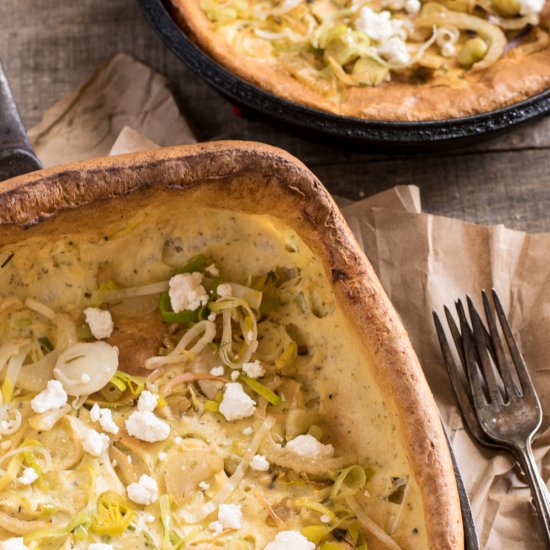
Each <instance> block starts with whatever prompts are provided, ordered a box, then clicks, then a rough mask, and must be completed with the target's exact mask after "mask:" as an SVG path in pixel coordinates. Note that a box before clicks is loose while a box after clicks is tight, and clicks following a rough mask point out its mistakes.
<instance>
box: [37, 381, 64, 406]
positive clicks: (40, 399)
mask: <svg viewBox="0 0 550 550" xmlns="http://www.w3.org/2000/svg"><path fill="white" fill-rule="evenodd" d="M65 403H67V393H66V392H65V390H64V389H63V384H62V383H61V382H59V380H49V381H48V385H47V386H46V389H45V390H42V391H41V392H40V393H39V394H38V395H36V396H35V397H34V398H33V400H32V401H31V408H32V410H33V411H34V412H35V413H38V414H41V413H45V412H47V411H55V410H57V409H59V408H60V407H62V406H63V405H65Z"/></svg>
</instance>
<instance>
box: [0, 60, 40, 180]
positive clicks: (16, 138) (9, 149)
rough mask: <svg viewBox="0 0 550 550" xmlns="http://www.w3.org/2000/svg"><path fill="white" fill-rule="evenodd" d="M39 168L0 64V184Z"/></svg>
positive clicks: (38, 162)
mask: <svg viewBox="0 0 550 550" xmlns="http://www.w3.org/2000/svg"><path fill="white" fill-rule="evenodd" d="M40 168H42V164H41V162H40V161H39V160H38V158H37V156H36V155H35V154H34V151H33V150H32V147H31V144H30V142H29V138H28V137H27V133H26V132H25V128H24V126H23V123H22V122H21V118H20V116H19V113H18V112H17V106H16V105H15V101H14V99H13V95H12V93H11V90H10V87H9V84H8V79H7V78H6V74H5V73H4V69H3V67H2V63H1V62H0V182H2V181H4V180H7V179H10V178H13V177H15V176H19V175H20V174H25V173H27V172H33V171H34V170H39V169H40Z"/></svg>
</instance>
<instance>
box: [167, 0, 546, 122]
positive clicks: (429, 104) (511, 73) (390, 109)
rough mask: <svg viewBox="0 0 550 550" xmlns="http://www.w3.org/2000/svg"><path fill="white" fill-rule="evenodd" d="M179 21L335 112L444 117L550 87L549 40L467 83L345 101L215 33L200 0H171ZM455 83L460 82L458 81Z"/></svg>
mask: <svg viewBox="0 0 550 550" xmlns="http://www.w3.org/2000/svg"><path fill="white" fill-rule="evenodd" d="M171 1H172V3H173V5H174V8H175V9H174V11H175V15H176V18H177V19H178V21H179V22H180V23H181V24H182V26H184V27H185V28H186V29H188V30H189V31H190V33H191V36H192V37H193V38H194V39H195V40H196V41H197V42H198V44H199V45H200V46H201V47H202V48H203V49H204V50H205V51H206V52H207V53H208V54H210V55H211V56H212V57H213V58H214V59H215V60H216V61H218V62H219V63H220V64H222V65H223V66H224V67H226V68H227V69H229V70H230V71H232V72H234V73H235V74H237V75H238V76H240V77H242V78H244V79H245V80H248V81H249V82H251V83H252V84H255V85H256V86H258V87H260V88H263V89H264V90H267V91H269V92H271V93H273V94H275V95H277V96H280V97H282V98H284V99H287V100H289V101H292V102H294V103H300V104H303V105H307V106H308V107H313V108H315V109H321V110H323V111H328V112H331V113H335V114H339V115H345V116H352V117H359V118H367V119H372V120H402V121H418V120H445V119H448V118H457V117H464V116H468V115H475V114H478V113H484V112H488V111H492V110H495V109H498V108H500V107H504V106H505V105H510V104H513V103H517V102H519V101H522V100H524V99H526V98H528V97H531V96H533V95H536V94H537V93H540V92H542V91H544V90H545V89H547V88H550V46H549V47H547V48H545V49H544V50H541V51H540V52H537V53H535V54H532V55H528V56H523V55H518V54H517V53H516V52H514V51H513V50H512V51H510V52H509V54H508V56H507V57H505V58H503V59H500V60H499V61H497V62H496V63H495V64H493V65H492V66H491V67H489V68H488V69H486V70H482V71H470V72H467V73H466V76H465V78H464V80H463V83H462V84H463V85H461V86H460V87H452V86H450V85H449V84H448V82H447V81H446V79H444V78H440V79H437V80H435V81H433V82H429V83H425V84H423V83H418V84H416V83H406V82H395V81H394V82H388V83H384V84H382V85H380V86H377V87H361V88H349V90H348V91H347V93H346V95H345V96H344V99H343V101H342V102H341V104H339V105H338V104H337V103H334V102H332V101H329V100H328V99H327V98H326V97H324V96H323V95H321V94H320V93H318V92H316V91H314V90H313V89H311V88H309V87H308V86H306V85H305V84H302V83H300V82H298V81H297V80H296V79H295V78H293V77H292V76H291V75H290V74H289V73H288V72H287V71H286V70H285V69H283V68H281V67H280V66H279V65H278V64H277V61H276V59H257V58H251V57H247V56H245V55H244V54H243V53H242V52H239V51H238V50H236V49H235V48H233V47H231V46H230V45H228V44H227V42H226V41H225V40H224V39H223V38H222V37H220V35H219V34H217V33H216V32H215V31H214V29H213V25H212V23H211V22H210V21H209V20H208V18H207V17H206V15H205V14H204V12H203V11H202V10H201V8H200V5H199V1H198V0H171ZM455 86H456V85H455Z"/></svg>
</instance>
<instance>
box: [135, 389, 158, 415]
mask: <svg viewBox="0 0 550 550" xmlns="http://www.w3.org/2000/svg"><path fill="white" fill-rule="evenodd" d="M158 402H159V396H158V395H157V394H156V393H152V392H150V391H148V390H143V391H142V392H141V393H140V395H139V399H138V404H137V409H138V411H140V412H147V411H149V412H153V411H154V410H155V407H156V406H157V405H158Z"/></svg>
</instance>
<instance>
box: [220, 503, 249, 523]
mask: <svg viewBox="0 0 550 550" xmlns="http://www.w3.org/2000/svg"><path fill="white" fill-rule="evenodd" d="M242 519H243V513H242V511H241V506H240V504H220V507H219V508H218V521H219V522H220V523H221V524H222V526H223V528H224V529H240V528H241V521H242Z"/></svg>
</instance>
